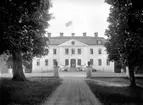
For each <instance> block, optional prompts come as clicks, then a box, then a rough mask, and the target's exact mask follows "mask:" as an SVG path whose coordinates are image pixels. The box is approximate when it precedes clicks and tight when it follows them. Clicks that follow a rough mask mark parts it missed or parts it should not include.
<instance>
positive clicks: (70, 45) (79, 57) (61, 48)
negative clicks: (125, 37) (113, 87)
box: [32, 33, 114, 72]
mask: <svg viewBox="0 0 143 105" xmlns="http://www.w3.org/2000/svg"><path fill="white" fill-rule="evenodd" d="M48 37H49V54H48V55H47V56H44V57H42V58H38V57H35V58H34V59H33V62H32V72H46V71H53V69H54V65H55V62H56V61H57V62H58V65H59V67H60V68H61V69H62V68H63V67H67V68H68V70H72V69H73V68H74V69H75V70H77V69H76V68H82V70H85V69H84V68H85V67H86V66H87V62H88V61H90V62H91V66H92V67H93V68H95V69H96V70H98V71H103V72H104V71H105V72H114V62H109V60H108V57H107V52H106V48H105V47H104V44H105V42H106V39H104V38H103V37H98V33H94V36H93V37H92V36H87V35H86V33H83V36H75V33H72V34H71V36H64V33H60V36H58V37H51V33H48Z"/></svg>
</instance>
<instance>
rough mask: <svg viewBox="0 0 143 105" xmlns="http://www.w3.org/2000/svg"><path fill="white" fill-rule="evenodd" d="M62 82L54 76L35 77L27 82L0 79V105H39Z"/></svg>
mask: <svg viewBox="0 0 143 105" xmlns="http://www.w3.org/2000/svg"><path fill="white" fill-rule="evenodd" d="M61 82H62V80H61V79H57V78H52V77H50V78H48V77H43V78H42V77H40V78H38V77H35V78H34V77H33V78H28V81H25V82H20V81H12V80H10V79H0V105H39V104H41V103H42V102H44V101H45V100H46V99H47V98H48V97H49V96H50V95H51V93H52V92H53V91H54V90H55V89H56V88H57V87H58V86H59V85H60V84H61Z"/></svg>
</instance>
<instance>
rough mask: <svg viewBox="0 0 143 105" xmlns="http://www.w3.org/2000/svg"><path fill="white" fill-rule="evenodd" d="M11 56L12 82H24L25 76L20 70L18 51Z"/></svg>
mask: <svg viewBox="0 0 143 105" xmlns="http://www.w3.org/2000/svg"><path fill="white" fill-rule="evenodd" d="M12 56H13V78H12V80H16V81H25V80H26V78H25V75H24V73H23V68H22V57H21V52H20V51H15V52H13V54H12Z"/></svg>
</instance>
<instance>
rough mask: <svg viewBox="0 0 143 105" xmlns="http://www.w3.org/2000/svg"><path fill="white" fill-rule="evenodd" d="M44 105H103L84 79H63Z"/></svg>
mask: <svg viewBox="0 0 143 105" xmlns="http://www.w3.org/2000/svg"><path fill="white" fill-rule="evenodd" d="M43 105H101V103H100V102H99V101H98V99H97V98H96V97H95V96H94V95H93V93H92V92H91V90H90V89H89V87H88V85H87V84H86V83H85V81H84V79H83V78H77V77H76V78H75V77H70V78H69V77H68V78H66V77H65V78H63V84H62V85H61V86H59V87H58V88H57V89H56V91H55V92H54V93H53V95H52V96H51V97H50V98H49V99H48V100H47V101H45V103H44V104H43Z"/></svg>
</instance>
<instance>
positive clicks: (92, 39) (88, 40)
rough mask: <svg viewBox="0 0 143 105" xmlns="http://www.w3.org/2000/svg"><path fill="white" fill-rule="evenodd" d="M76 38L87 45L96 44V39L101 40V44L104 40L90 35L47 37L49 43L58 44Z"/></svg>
mask: <svg viewBox="0 0 143 105" xmlns="http://www.w3.org/2000/svg"><path fill="white" fill-rule="evenodd" d="M71 39H74V40H77V41H80V42H82V43H84V44H87V45H98V41H101V44H102V45H103V44H104V43H105V42H106V39H105V38H103V37H92V36H62V37H61V36H58V37H49V41H50V45H60V44H62V43H64V42H66V41H68V40H71Z"/></svg>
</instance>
